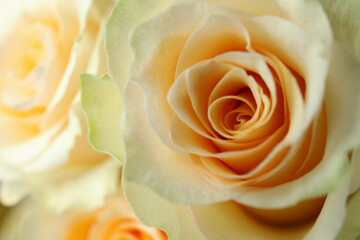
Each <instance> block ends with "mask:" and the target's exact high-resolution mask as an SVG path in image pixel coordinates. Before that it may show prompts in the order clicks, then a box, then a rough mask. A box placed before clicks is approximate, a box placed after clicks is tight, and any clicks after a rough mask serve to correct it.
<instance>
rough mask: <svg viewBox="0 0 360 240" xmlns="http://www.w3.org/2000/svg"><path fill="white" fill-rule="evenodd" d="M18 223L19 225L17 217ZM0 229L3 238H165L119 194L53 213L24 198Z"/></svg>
mask: <svg viewBox="0 0 360 240" xmlns="http://www.w3.org/2000/svg"><path fill="white" fill-rule="evenodd" d="M20 219H21V221H20V224H19V220H20ZM3 220H4V221H3V223H2V225H1V228H0V237H2V239H3V238H4V239H19V240H20V239H26V238H29V237H31V239H36V240H49V239H50V240H111V239H119V240H120V239H124V240H125V239H127V240H130V239H134V240H135V239H137V240H166V239H167V236H166V234H165V233H164V232H162V231H160V230H159V229H156V228H150V227H147V226H145V225H143V224H142V223H141V222H140V221H139V220H138V219H137V218H136V217H135V215H134V213H133V212H132V210H131V208H130V207H129V205H128V204H127V202H126V201H125V199H124V197H123V196H122V194H114V195H112V196H108V197H107V199H106V202H105V203H104V205H103V206H101V207H100V208H98V209H95V210H92V211H88V212H79V211H67V212H65V213H63V214H61V215H54V214H52V213H49V212H47V211H45V210H44V209H43V208H42V207H41V206H40V205H38V204H36V203H35V202H32V201H31V200H27V202H26V203H22V204H21V205H20V206H17V207H15V208H14V209H9V210H8V213H7V214H5V216H4V218H3Z"/></svg>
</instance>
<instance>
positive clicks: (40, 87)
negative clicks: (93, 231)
mask: <svg viewBox="0 0 360 240" xmlns="http://www.w3.org/2000/svg"><path fill="white" fill-rule="evenodd" d="M112 5H113V2H112V1H110V0H109V1H97V0H94V1H92V0H88V1H87V0H86V1H72V0H71V1H66V0H65V1H57V0H55V1H42V0H36V1H33V0H31V1H25V0H24V1H10V2H9V1H2V2H1V7H2V8H1V9H2V12H4V15H5V16H6V17H3V16H2V18H1V20H2V21H1V35H0V49H1V56H0V76H1V78H0V132H1V135H0V181H1V185H0V199H1V201H2V203H3V204H6V205H12V204H15V203H17V202H18V201H19V200H20V199H22V198H23V197H24V196H25V195H26V194H28V192H31V193H32V194H34V195H36V197H37V198H38V199H41V200H45V201H47V204H48V205H50V206H52V207H57V208H58V207H60V208H61V209H59V210H63V209H65V208H67V207H69V205H72V204H73V203H71V201H75V202H76V199H75V197H74V198H73V199H71V198H69V192H66V191H65V192H64V191H62V189H63V187H62V185H63V184H70V183H69V182H68V181H69V179H72V180H73V182H74V186H75V185H76V184H77V183H78V182H79V181H78V180H77V176H78V175H79V174H82V173H83V172H86V171H93V170H92V169H93V167H94V166H100V165H103V164H105V165H106V163H104V161H106V160H107V159H109V157H107V156H105V155H103V154H100V153H97V152H95V151H94V150H93V149H92V148H91V146H90V145H89V144H88V140H87V127H86V119H85V117H84V116H83V113H82V110H81V106H80V96H79V89H80V78H79V74H80V73H82V72H85V71H88V72H91V73H94V74H102V73H103V72H105V71H106V58H105V52H104V50H103V38H104V34H103V28H104V23H105V20H106V18H107V15H108V13H109V10H110V9H111V7H112ZM5 11H8V12H9V13H8V14H6V13H5ZM94 171H95V170H94ZM108 176H114V177H113V180H112V179H110V178H109V177H108ZM108 176H105V177H103V178H102V180H100V181H99V182H101V183H103V184H104V186H102V188H99V187H94V188H93V189H92V190H93V191H96V192H97V193H98V196H97V197H94V198H93V199H92V201H88V199H86V198H85V197H84V196H77V197H80V198H82V199H81V201H82V202H85V204H84V205H93V202H96V204H100V203H101V198H102V196H103V195H104V194H106V192H108V191H110V189H113V188H114V187H113V185H114V184H116V182H117V177H116V174H115V175H114V174H109V175H108ZM105 179H106V180H105ZM108 180H109V181H110V182H107V181H108ZM80 182H81V181H80ZM109 185H110V186H109ZM74 188H75V187H74ZM87 190H89V191H90V192H91V191H92V190H91V189H90V188H89V187H88V188H87ZM83 193H84V192H83ZM95 195H96V194H95ZM55 199H57V200H56V201H60V202H56V201H54V200H55ZM60 199H62V200H63V201H65V202H62V200H60ZM78 200H79V199H78ZM74 204H75V205H79V204H80V205H82V204H81V203H78V202H77V203H74Z"/></svg>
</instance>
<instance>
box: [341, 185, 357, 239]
mask: <svg viewBox="0 0 360 240" xmlns="http://www.w3.org/2000/svg"><path fill="white" fill-rule="evenodd" d="M359 237H360V190H359V191H357V192H356V193H354V194H353V195H352V196H350V198H349V200H348V204H347V214H346V218H345V222H344V224H343V228H342V229H341V231H340V233H339V235H338V237H337V240H347V239H349V240H350V239H359Z"/></svg>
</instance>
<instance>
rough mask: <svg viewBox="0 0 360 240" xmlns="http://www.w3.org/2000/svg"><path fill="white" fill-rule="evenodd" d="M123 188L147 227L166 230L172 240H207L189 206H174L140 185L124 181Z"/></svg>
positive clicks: (137, 214)
mask: <svg viewBox="0 0 360 240" xmlns="http://www.w3.org/2000/svg"><path fill="white" fill-rule="evenodd" d="M123 188H124V191H125V193H126V199H127V200H128V202H129V204H130V205H131V207H132V208H133V210H134V212H135V214H136V216H137V217H138V218H139V219H140V220H141V221H142V222H143V223H145V224H146V225H148V226H152V227H157V228H160V229H162V230H164V231H165V232H166V233H167V235H168V237H169V239H171V240H183V239H192V240H204V239H205V238H204V237H203V236H202V235H201V233H200V232H199V230H198V229H197V226H196V225H195V223H194V220H193V219H192V216H191V212H190V209H189V208H188V207H187V206H184V205H176V204H172V203H170V202H168V201H166V200H165V199H163V198H161V197H160V196H158V195H156V194H155V193H154V192H153V191H151V190H150V189H149V188H147V187H144V186H141V185H138V184H134V183H129V182H127V181H123Z"/></svg>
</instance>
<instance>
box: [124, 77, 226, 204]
mask: <svg viewBox="0 0 360 240" xmlns="http://www.w3.org/2000/svg"><path fill="white" fill-rule="evenodd" d="M124 94H125V95H124V106H123V109H124V111H123V119H122V120H123V122H122V124H123V125H122V134H123V137H124V140H125V148H126V149H127V152H126V159H125V165H124V178H125V180H126V181H129V182H134V183H137V184H140V185H146V186H149V187H150V188H151V189H152V190H154V191H155V192H156V193H158V194H160V195H161V196H163V197H166V198H167V199H168V200H170V201H171V202H177V203H182V204H206V203H211V202H217V201H223V200H225V199H227V198H228V197H227V196H225V195H224V194H223V193H221V192H220V191H218V190H217V189H215V188H214V187H213V186H212V185H211V184H209V183H208V182H206V181H205V180H204V179H203V178H202V177H201V175H200V173H199V172H198V171H197V170H196V169H194V168H193V166H191V164H190V163H189V162H187V161H186V160H184V158H185V159H186V157H185V156H183V157H184V158H181V157H179V156H178V155H176V153H174V152H173V151H172V150H170V149H169V148H168V147H166V146H165V145H164V144H163V143H162V142H161V141H160V140H159V138H158V137H157V135H156V134H155V132H154V130H153V129H152V128H151V127H150V125H148V123H147V122H146V121H145V120H146V116H145V112H144V110H143V109H144V96H143V93H142V91H141V89H140V88H138V87H137V86H136V85H135V84H134V83H132V82H128V84H127V86H126V90H125V92H124ZM133 104H135V105H136V106H137V107H136V108H134V107H131V106H133ZM165 179H166V181H164V180H165Z"/></svg>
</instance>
